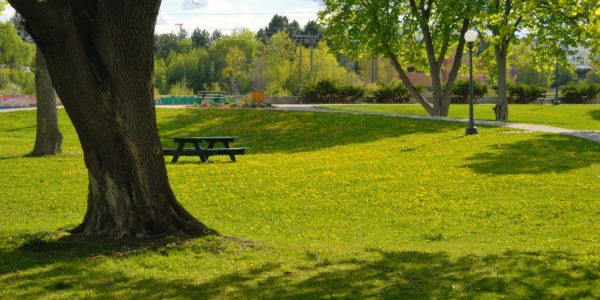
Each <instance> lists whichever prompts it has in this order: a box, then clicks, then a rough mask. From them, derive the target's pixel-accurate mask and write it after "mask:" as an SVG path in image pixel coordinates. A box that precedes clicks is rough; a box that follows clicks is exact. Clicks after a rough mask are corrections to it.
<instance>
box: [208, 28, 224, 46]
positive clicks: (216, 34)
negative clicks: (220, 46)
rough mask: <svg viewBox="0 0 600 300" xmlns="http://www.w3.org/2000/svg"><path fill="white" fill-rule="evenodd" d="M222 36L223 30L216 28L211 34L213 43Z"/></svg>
mask: <svg viewBox="0 0 600 300" xmlns="http://www.w3.org/2000/svg"><path fill="white" fill-rule="evenodd" d="M221 38H223V33H221V30H218V29H215V31H213V33H212V34H211V35H210V42H211V45H214V44H216V43H217V42H218V41H219V40H220V39H221Z"/></svg>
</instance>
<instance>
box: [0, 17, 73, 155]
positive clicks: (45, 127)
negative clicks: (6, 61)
mask: <svg viewBox="0 0 600 300" xmlns="http://www.w3.org/2000/svg"><path fill="white" fill-rule="evenodd" d="M10 22H11V23H12V24H13V26H14V27H15V29H16V31H17V34H18V35H19V36H20V37H21V40H22V41H23V42H25V43H28V44H33V43H34V41H33V39H32V38H31V36H30V35H29V33H27V31H26V30H25V26H24V22H25V20H24V19H23V17H21V15H20V14H18V13H15V14H14V15H13V16H12V18H11V19H10ZM35 60H36V61H35V89H36V96H37V109H36V114H37V123H36V136H35V144H34V146H33V151H32V152H31V155H34V156H39V155H56V154H59V153H62V140H63V136H62V134H61V133H60V129H59V127H58V116H57V112H56V93H55V91H54V87H53V86H52V80H51V79H50V74H48V67H47V66H46V61H45V60H44V57H43V55H42V53H41V52H40V50H39V49H37V47H36V55H35Z"/></svg>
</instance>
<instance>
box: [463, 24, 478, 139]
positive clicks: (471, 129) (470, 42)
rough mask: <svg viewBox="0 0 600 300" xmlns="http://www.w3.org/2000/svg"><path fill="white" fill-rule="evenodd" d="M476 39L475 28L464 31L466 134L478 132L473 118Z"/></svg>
mask: <svg viewBox="0 0 600 300" xmlns="http://www.w3.org/2000/svg"><path fill="white" fill-rule="evenodd" d="M475 40H477V32H476V31H475V30H469V31H467V33H465V41H466V42H467V47H469V125H468V126H467V130H466V131H465V134H466V135H474V134H478V133H479V132H477V127H475V119H474V118H473V46H474V43H475Z"/></svg>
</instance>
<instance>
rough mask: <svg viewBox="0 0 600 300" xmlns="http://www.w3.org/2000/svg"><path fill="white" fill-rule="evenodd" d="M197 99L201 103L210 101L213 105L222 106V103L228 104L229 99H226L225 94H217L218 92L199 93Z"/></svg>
mask: <svg viewBox="0 0 600 300" xmlns="http://www.w3.org/2000/svg"><path fill="white" fill-rule="evenodd" d="M196 98H197V99H198V101H199V102H200V103H202V101H204V100H210V102H211V103H212V104H220V103H222V102H227V98H225V92H217V91H199V92H198V94H197V95H196Z"/></svg>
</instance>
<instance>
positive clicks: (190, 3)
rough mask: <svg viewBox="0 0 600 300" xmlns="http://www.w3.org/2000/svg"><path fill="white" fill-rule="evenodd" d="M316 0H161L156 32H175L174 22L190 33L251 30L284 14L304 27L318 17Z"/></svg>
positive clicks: (255, 29)
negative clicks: (203, 30) (276, 15)
mask: <svg viewBox="0 0 600 300" xmlns="http://www.w3.org/2000/svg"><path fill="white" fill-rule="evenodd" d="M319 8H320V1H318V0H266V1H247V0H246V1H244V0H163V2H162V5H161V12H160V14H159V17H158V20H157V26H156V32H158V33H165V32H176V31H178V30H179V27H178V26H177V25H176V24H177V23H182V24H183V27H184V28H185V29H186V30H187V31H188V32H190V33H191V31H193V30H194V29H195V28H201V29H206V30H208V31H213V30H214V29H219V30H221V31H223V33H230V32H231V30H233V29H238V28H248V29H250V30H252V31H258V29H260V28H262V27H265V26H266V25H267V24H268V23H269V21H270V20H271V18H272V17H273V15H275V14H279V15H284V16H287V17H288V18H289V19H290V21H291V20H294V19H295V20H297V21H298V23H300V26H304V25H305V24H306V22H308V21H309V20H315V19H316V18H317V12H318V11H319Z"/></svg>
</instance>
